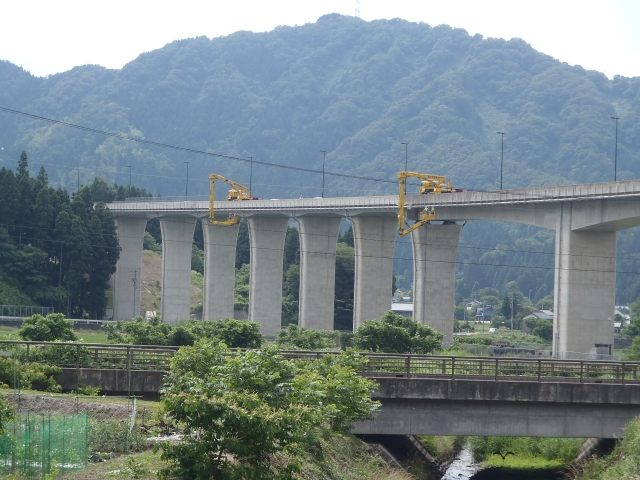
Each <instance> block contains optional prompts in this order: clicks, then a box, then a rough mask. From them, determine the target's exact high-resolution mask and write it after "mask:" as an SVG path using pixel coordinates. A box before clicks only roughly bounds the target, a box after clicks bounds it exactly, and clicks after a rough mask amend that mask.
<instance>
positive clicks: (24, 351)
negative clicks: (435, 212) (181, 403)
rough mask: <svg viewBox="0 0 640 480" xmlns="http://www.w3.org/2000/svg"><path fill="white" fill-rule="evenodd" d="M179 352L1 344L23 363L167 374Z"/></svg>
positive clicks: (103, 346)
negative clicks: (172, 359) (174, 356)
mask: <svg viewBox="0 0 640 480" xmlns="http://www.w3.org/2000/svg"><path fill="white" fill-rule="evenodd" d="M178 348H179V347H166V346H154V345H151V346H148V345H144V346H139V345H121V344H100V343H75V342H28V341H14V340H1V341H0V350H3V351H5V352H10V353H11V356H13V357H15V358H16V359H18V360H20V361H23V362H39V363H45V364H49V365H56V366H59V367H62V368H95V369H119V370H156V371H164V370H168V369H169V362H170V361H171V357H173V355H174V353H175V352H176V350H178ZM5 356H8V355H6V354H5Z"/></svg>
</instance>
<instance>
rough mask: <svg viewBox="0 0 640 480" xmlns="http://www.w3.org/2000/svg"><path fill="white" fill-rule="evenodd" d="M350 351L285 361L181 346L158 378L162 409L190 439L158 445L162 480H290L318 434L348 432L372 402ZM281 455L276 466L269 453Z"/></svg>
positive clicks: (264, 354)
mask: <svg viewBox="0 0 640 480" xmlns="http://www.w3.org/2000/svg"><path fill="white" fill-rule="evenodd" d="M360 365H361V359H360V358H359V357H358V356H357V355H356V354H354V353H343V354H342V355H339V356H334V355H327V356H325V357H323V358H322V359H319V360H317V361H314V362H305V361H290V360H289V361H288V360H284V359H283V357H282V356H281V355H280V354H279V353H278V351H277V350H275V349H273V348H267V349H264V350H261V351H256V350H248V351H246V352H230V351H228V350H227V349H226V348H225V347H224V345H221V344H218V343H210V342H207V341H202V342H198V343H196V344H195V345H194V346H193V347H183V348H181V349H180V350H179V351H178V352H177V354H176V356H175V357H174V358H173V359H172V362H171V370H170V373H169V375H168V376H167V377H166V378H165V386H164V389H163V392H162V394H163V396H162V401H163V405H164V408H165V411H166V412H167V413H168V414H169V415H170V416H171V417H172V418H174V419H175V420H177V421H179V422H181V423H183V424H185V425H186V426H187V427H188V428H189V429H190V430H191V431H194V432H197V435H190V436H187V437H185V439H184V441H182V442H180V443H174V444H165V445H164V446H163V447H162V448H163V454H162V457H163V458H164V459H165V460H168V461H169V462H170V464H171V467H170V468H169V470H168V471H167V472H165V475H166V476H168V477H171V476H178V477H180V478H194V479H205V478H206V479H208V478H227V479H245V478H252V479H256V480H258V479H273V478H279V479H293V478H296V477H295V476H294V475H295V473H296V472H298V471H299V470H300V457H301V456H302V455H303V454H304V453H305V452H306V451H309V450H311V449H316V450H317V449H318V448H320V443H319V441H318V438H319V434H320V433H321V432H322V431H323V430H335V431H340V432H343V431H347V430H348V429H349V428H350V426H351V424H352V423H353V421H355V420H358V419H364V418H368V417H370V416H371V415H372V413H373V412H374V411H375V409H376V407H377V404H376V403H375V402H373V401H372V400H371V399H370V397H369V394H370V393H371V392H372V391H373V390H374V388H375V383H374V382H372V381H370V380H366V379H364V378H362V377H360V376H359V375H358V374H357V369H358V367H359V366H360ZM278 453H284V454H285V457H284V459H282V461H278V462H276V461H274V455H275V454H278Z"/></svg>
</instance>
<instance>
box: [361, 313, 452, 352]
mask: <svg viewBox="0 0 640 480" xmlns="http://www.w3.org/2000/svg"><path fill="white" fill-rule="evenodd" d="M443 338H444V334H442V333H440V332H438V331H436V330H434V329H433V328H431V327H429V326H427V325H422V324H421V323H418V322H416V321H415V320H413V319H412V318H407V317H403V316H402V315H398V314H397V313H393V312H387V313H385V314H384V315H383V316H382V317H381V318H380V319H379V320H365V321H364V323H363V324H362V325H361V326H360V328H358V330H356V333H355V335H354V336H353V344H354V346H355V347H356V348H358V349H361V350H366V351H371V352H385V353H422V354H425V353H432V352H434V351H437V350H441V349H442V339H443Z"/></svg>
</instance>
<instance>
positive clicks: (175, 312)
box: [160, 216, 196, 323]
mask: <svg viewBox="0 0 640 480" xmlns="http://www.w3.org/2000/svg"><path fill="white" fill-rule="evenodd" d="M195 226H196V218H195V217H188V216H172V217H163V218H161V219H160V231H161V232H162V301H161V313H162V320H163V321H165V322H167V323H175V321H176V320H177V319H178V318H188V317H189V306H190V304H191V248H192V246H193V232H194V230H195Z"/></svg>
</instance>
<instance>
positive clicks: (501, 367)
mask: <svg viewBox="0 0 640 480" xmlns="http://www.w3.org/2000/svg"><path fill="white" fill-rule="evenodd" d="M178 348H179V347H167V346H153V345H151V346H146V345H145V346H141V345H115V344H114V345H108V344H107V345H105V344H92V343H86V344H83V343H59V342H21V341H13V340H2V341H0V350H5V351H6V350H9V351H11V355H13V356H14V358H17V359H18V360H20V361H26V362H29V361H37V362H41V363H46V364H50V365H57V366H60V367H64V368H76V369H80V368H93V369H120V370H126V371H130V370H152V371H167V370H168V369H169V364H170V361H171V358H172V357H173V355H174V354H175V352H176V351H177V350H178ZM327 354H336V352H326V351H322V352H310V351H303V350H289V351H284V352H283V355H284V356H285V358H290V359H293V358H298V359H307V360H313V359H316V358H319V357H321V356H322V355H327ZM361 355H362V356H363V357H365V358H366V359H367V366H366V368H365V370H364V371H363V372H362V373H363V374H365V375H367V376H372V377H375V376H384V375H402V376H407V377H432V376H447V377H452V378H458V379H463V378H469V379H472V378H473V379H479V380H495V381H499V380H527V381H532V380H534V381H562V382H581V383H586V382H592V383H619V384H625V383H638V382H640V374H639V372H638V370H639V369H640V363H638V362H610V361H594V360H592V361H589V360H554V359H527V358H511V357H455V356H436V355H410V354H407V355H399V354H375V353H362V354H361Z"/></svg>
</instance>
